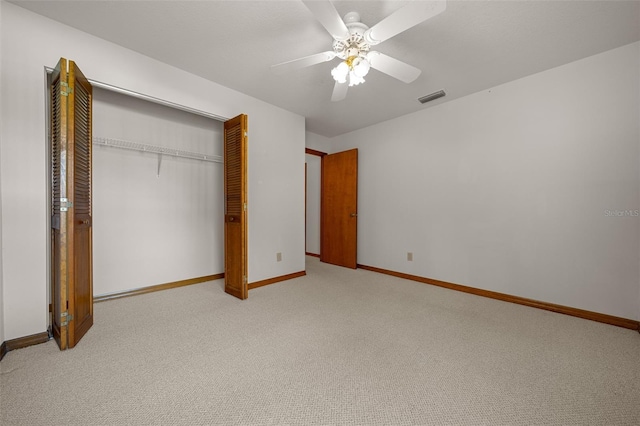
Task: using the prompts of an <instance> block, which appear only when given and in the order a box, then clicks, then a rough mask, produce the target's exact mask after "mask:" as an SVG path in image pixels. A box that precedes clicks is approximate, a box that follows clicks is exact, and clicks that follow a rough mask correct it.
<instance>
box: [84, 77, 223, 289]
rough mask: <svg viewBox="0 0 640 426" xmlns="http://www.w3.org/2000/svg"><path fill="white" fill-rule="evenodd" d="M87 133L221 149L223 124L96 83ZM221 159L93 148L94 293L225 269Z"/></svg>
mask: <svg viewBox="0 0 640 426" xmlns="http://www.w3.org/2000/svg"><path fill="white" fill-rule="evenodd" d="M93 135H94V137H106V138H113V139H118V140H125V141H129V142H136V143H141V144H147V145H154V146H158V147H164V148H174V149H178V150H183V151H189V152H196V153H201V154H207V155H211V156H213V155H218V156H222V154H223V153H222V151H223V150H222V140H223V123H222V122H220V121H217V120H213V119H211V118H206V117H202V116H199V115H195V114H191V113H187V112H184V111H180V110H177V109H174V108H169V107H166V106H162V105H158V104H155V103H151V102H147V101H143V100H140V99H137V98H133V97H130V96H126V95H123V94H119V93H115V92H109V91H106V90H100V89H94V98H93ZM223 182H224V176H223V165H222V163H213V162H204V161H199V160H190V159H184V158H176V157H172V156H170V155H163V156H162V157H161V159H160V172H159V173H158V155H157V154H154V153H150V152H147V153H144V152H136V151H128V150H124V149H117V148H112V147H105V146H99V145H98V146H96V145H94V147H93V193H94V197H93V272H94V280H93V293H94V294H95V295H102V294H107V293H113V292H119V291H124V290H128V289H132V288H139V287H146V286H151V285H156V284H162V283H167V282H174V281H180V280H184V279H189V278H196V277H202V276H206V275H213V274H218V273H221V272H224V252H223V240H224V229H223V225H224V197H223V189H224V188H223V185H224V183H223Z"/></svg>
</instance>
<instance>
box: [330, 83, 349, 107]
mask: <svg viewBox="0 0 640 426" xmlns="http://www.w3.org/2000/svg"><path fill="white" fill-rule="evenodd" d="M348 88H349V85H348V84H347V83H338V82H337V81H336V85H335V86H333V94H332V95H331V102H338V101H341V100H343V99H344V98H346V97H347V89H348Z"/></svg>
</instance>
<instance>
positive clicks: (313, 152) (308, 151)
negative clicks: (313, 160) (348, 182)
mask: <svg viewBox="0 0 640 426" xmlns="http://www.w3.org/2000/svg"><path fill="white" fill-rule="evenodd" d="M304 153H305V154H309V155H314V156H316V157H320V176H318V177H319V179H320V202H322V166H323V161H324V157H325V156H326V155H328V154H327V153H326V152H322V151H318V150H315V149H311V148H305V149H304ZM304 180H305V182H304V183H305V185H304V228H305V229H304V249H305V250H304V254H305V256H313V257H321V256H322V238H320V253H318V254H315V253H309V252H308V251H307V182H308V180H307V163H306V161H305V169H304ZM318 221H319V223H318V228H319V229H320V235H322V208H320V216H318Z"/></svg>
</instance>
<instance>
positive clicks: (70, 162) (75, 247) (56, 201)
mask: <svg viewBox="0 0 640 426" xmlns="http://www.w3.org/2000/svg"><path fill="white" fill-rule="evenodd" d="M50 99H51V101H50V102H51V103H50V111H51V112H50V114H51V115H50V123H51V124H50V125H51V147H50V152H51V166H50V167H51V210H52V212H51V228H52V229H51V283H52V291H51V295H52V316H53V318H52V333H53V335H54V337H55V339H56V342H58V346H59V347H60V349H67V348H72V347H74V346H75V345H76V344H77V343H78V341H79V340H80V339H81V338H82V336H84V334H85V333H86V332H87V330H89V328H90V327H91V326H92V325H93V279H92V233H91V226H92V223H91V142H92V137H91V103H92V89H91V85H90V84H89V82H88V81H87V79H86V78H85V76H84V75H83V74H82V72H81V71H80V70H79V69H78V67H77V66H76V64H75V63H74V62H73V61H67V60H65V59H64V58H63V59H60V62H59V63H58V66H57V67H56V69H55V70H54V72H53V74H52V79H51V85H50Z"/></svg>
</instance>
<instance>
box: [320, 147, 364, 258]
mask: <svg viewBox="0 0 640 426" xmlns="http://www.w3.org/2000/svg"><path fill="white" fill-rule="evenodd" d="M321 174H322V176H321V182H322V189H321V191H322V198H321V204H320V211H321V213H320V216H321V218H320V235H321V237H320V260H321V261H322V262H326V263H331V264H334V265H339V266H345V267H347V268H354V269H355V268H356V266H357V246H358V244H357V240H358V150H357V149H352V150H349V151H344V152H338V153H336V154H330V155H325V156H323V157H322V165H321Z"/></svg>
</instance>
